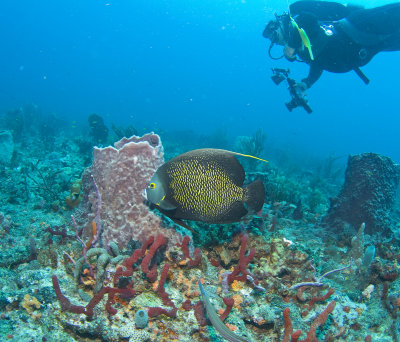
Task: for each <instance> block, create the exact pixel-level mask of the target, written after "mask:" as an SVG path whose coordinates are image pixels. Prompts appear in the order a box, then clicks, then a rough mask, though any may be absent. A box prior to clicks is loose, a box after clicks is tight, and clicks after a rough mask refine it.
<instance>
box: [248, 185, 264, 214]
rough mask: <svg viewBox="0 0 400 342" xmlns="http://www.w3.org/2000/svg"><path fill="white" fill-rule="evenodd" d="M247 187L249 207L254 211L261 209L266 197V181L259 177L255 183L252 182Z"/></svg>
mask: <svg viewBox="0 0 400 342" xmlns="http://www.w3.org/2000/svg"><path fill="white" fill-rule="evenodd" d="M245 189H246V192H247V200H246V204H247V206H248V208H249V209H250V210H251V211H253V212H257V211H260V210H261V208H262V206H263V204H264V199H265V187H264V183H263V182H262V181H261V179H257V180H255V181H254V182H253V183H250V184H249V185H248V186H247V187H246V188H245Z"/></svg>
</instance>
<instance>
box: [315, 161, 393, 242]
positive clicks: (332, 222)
mask: <svg viewBox="0 0 400 342" xmlns="http://www.w3.org/2000/svg"><path fill="white" fill-rule="evenodd" d="M399 181H400V165H397V164H395V163H394V162H393V161H392V160H391V159H390V158H388V157H385V156H382V155H379V154H375V153H363V154H359V155H355V156H349V159H348V161H347V169H346V174H345V182H344V185H343V187H342V189H341V191H340V193H339V195H338V197H336V198H334V199H332V200H331V207H330V209H329V211H328V213H327V215H326V216H325V217H324V218H323V220H322V222H323V224H324V225H325V226H327V227H330V228H332V229H334V230H336V231H337V232H341V231H342V230H343V228H344V226H345V225H346V224H350V225H351V226H353V227H354V228H356V229H358V227H360V225H361V223H363V222H365V232H366V233H369V234H371V233H373V232H377V231H381V232H388V229H389V227H390V224H391V219H390V213H391V210H392V208H393V205H394V203H395V200H396V192H397V188H398V186H399Z"/></svg>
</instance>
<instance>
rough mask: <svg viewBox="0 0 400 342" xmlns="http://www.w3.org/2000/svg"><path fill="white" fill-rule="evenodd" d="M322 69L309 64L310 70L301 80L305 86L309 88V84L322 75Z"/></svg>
mask: <svg viewBox="0 0 400 342" xmlns="http://www.w3.org/2000/svg"><path fill="white" fill-rule="evenodd" d="M322 71H323V70H322V69H321V68H319V67H317V66H316V65H314V64H311V65H310V71H309V72H308V76H307V77H306V78H304V79H302V80H301V81H302V82H304V83H305V84H306V85H307V88H311V86H312V85H313V84H314V83H315V82H317V81H318V79H319V78H320V77H321V75H322Z"/></svg>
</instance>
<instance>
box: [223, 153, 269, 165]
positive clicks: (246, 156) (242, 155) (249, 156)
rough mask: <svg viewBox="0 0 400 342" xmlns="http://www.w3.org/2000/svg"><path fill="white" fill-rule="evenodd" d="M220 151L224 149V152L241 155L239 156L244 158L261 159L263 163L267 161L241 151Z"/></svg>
mask: <svg viewBox="0 0 400 342" xmlns="http://www.w3.org/2000/svg"><path fill="white" fill-rule="evenodd" d="M221 151H226V152H229V153H232V154H234V155H235V156H241V157H245V158H253V159H257V160H261V161H262V162H264V163H268V160H265V159H262V158H259V157H256V156H252V155H250V154H243V153H239V152H233V151H228V150H221Z"/></svg>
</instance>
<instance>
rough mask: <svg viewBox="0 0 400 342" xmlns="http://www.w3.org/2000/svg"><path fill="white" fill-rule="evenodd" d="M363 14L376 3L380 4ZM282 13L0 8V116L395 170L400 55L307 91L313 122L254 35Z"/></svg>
mask: <svg viewBox="0 0 400 342" xmlns="http://www.w3.org/2000/svg"><path fill="white" fill-rule="evenodd" d="M363 3H364V4H369V5H373V4H377V3H383V2H382V1H379V2H378V1H375V2H372V1H371V2H367V1H364V2H363ZM286 8H287V2H286V1H284V0H281V1H261V0H252V1H245V0H242V1H239V0H232V1H210V0H185V1H178V0H174V1H172V0H170V1H162V0H159V1H154V0H130V1H128V0H125V1H114V0H109V1H100V0H98V1H93V0H85V1H82V0H72V1H64V2H61V1H54V0H42V1H32V0H3V1H2V6H1V10H0V32H1V37H2V38H1V54H0V74H1V81H0V111H1V112H5V111H7V110H9V109H10V108H15V107H18V106H20V105H22V104H25V103H35V104H37V105H38V106H40V107H41V108H42V110H43V111H44V112H47V113H55V114H56V115H57V116H58V117H61V118H65V119H67V120H68V121H71V122H72V121H74V120H76V121H82V122H86V118H87V116H88V115H90V114H91V113H98V114H99V115H101V116H103V117H104V118H105V121H106V124H108V125H109V124H111V123H116V124H123V125H128V124H134V125H142V126H143V127H147V128H148V129H149V130H154V131H157V130H159V129H163V130H187V129H194V130H195V131H199V132H213V131H215V130H216V129H218V128H221V127H223V128H225V129H226V130H227V131H228V133H229V134H232V136H235V135H251V134H252V133H254V132H255V131H256V130H257V129H258V128H262V129H263V131H264V132H265V133H266V134H267V136H268V142H270V143H273V144H278V145H282V146H287V147H289V148H292V149H299V150H302V151H304V152H306V153H308V154H311V155H312V154H316V155H326V154H328V153H330V152H335V153H337V154H339V155H340V154H355V153H361V152H377V153H382V154H384V155H387V156H389V157H391V158H393V159H394V160H395V161H396V162H399V161H400V151H399V149H398V147H397V146H398V139H397V138H398V132H399V126H400V118H399V117H398V113H399V109H398V102H399V97H398V77H399V72H398V61H399V57H400V53H399V52H391V53H381V54H379V55H378V56H376V57H375V58H374V59H373V60H372V61H371V62H370V63H369V64H368V65H367V66H366V67H364V68H363V71H364V72H365V74H366V75H367V76H368V77H369V78H370V79H371V83H370V84H369V85H368V86H365V85H364V84H363V83H362V81H361V80H360V79H359V78H358V76H356V75H355V74H354V73H348V74H329V73H324V75H323V76H322V78H321V79H320V80H319V81H318V82H317V83H316V84H315V85H314V86H313V88H312V89H310V90H309V92H308V95H309V101H310V105H311V107H312V108H313V110H314V112H313V113H312V114H311V115H308V114H307V113H305V112H304V111H303V110H301V109H297V110H294V111H293V112H292V113H290V112H288V111H287V110H286V108H285V106H284V102H285V101H287V100H288V99H289V94H288V92H287V89H286V88H285V86H284V85H283V84H282V85H280V86H276V85H275V84H273V82H272V81H271V80H270V74H271V71H270V69H271V67H276V66H278V67H290V68H291V70H292V74H293V76H295V77H296V78H297V79H300V78H302V77H304V76H305V75H306V74H307V66H306V65H302V64H300V63H296V64H293V63H291V64H289V63H288V62H285V61H283V60H281V61H278V62H276V61H273V60H271V59H269V57H268V55H267V49H268V46H269V43H268V42H267V41H266V40H265V39H264V38H263V37H262V35H261V33H262V31H263V29H264V26H265V24H266V23H267V22H268V20H269V19H271V17H272V16H273V13H274V11H275V10H278V11H283V10H285V9H286Z"/></svg>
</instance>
